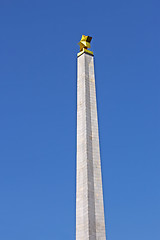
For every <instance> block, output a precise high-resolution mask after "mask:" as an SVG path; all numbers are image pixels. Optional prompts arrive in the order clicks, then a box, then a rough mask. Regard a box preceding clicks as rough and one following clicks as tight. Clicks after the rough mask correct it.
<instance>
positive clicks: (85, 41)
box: [78, 35, 93, 56]
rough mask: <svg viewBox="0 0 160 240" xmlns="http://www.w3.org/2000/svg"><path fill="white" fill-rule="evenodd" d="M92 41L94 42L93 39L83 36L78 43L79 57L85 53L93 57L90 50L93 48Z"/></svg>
mask: <svg viewBox="0 0 160 240" xmlns="http://www.w3.org/2000/svg"><path fill="white" fill-rule="evenodd" d="M91 40H92V37H90V36H85V35H82V38H81V41H80V42H79V43H78V44H79V46H80V53H78V56H80V55H81V54H82V53H83V52H86V53H89V54H91V55H93V52H91V51H89V50H88V48H90V47H91V45H90V42H91Z"/></svg>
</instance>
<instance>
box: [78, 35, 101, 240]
mask: <svg viewBox="0 0 160 240" xmlns="http://www.w3.org/2000/svg"><path fill="white" fill-rule="evenodd" d="M84 37H85V36H84ZM80 43H81V42H80ZM80 47H81V45H80ZM87 47H88V46H87ZM81 50H82V51H81V52H80V53H79V54H78V55H79V56H78V58H77V176H76V178H77V179H76V181H77V182H76V184H77V186H76V240H106V233H105V220H104V206H103V190H102V177H101V161H100V151H99V134H98V120H97V104H96V89H95V74H94V57H93V53H92V52H91V51H88V50H86V48H84V49H81Z"/></svg>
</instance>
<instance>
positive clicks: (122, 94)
mask: <svg viewBox="0 0 160 240" xmlns="http://www.w3.org/2000/svg"><path fill="white" fill-rule="evenodd" d="M159 9H160V2H159V0H134V1H128V0H121V1H119V0H112V1H110V0H109V1H105V0H103V1H101V0H99V1H95V0H93V1H70V0H69V1H64V0H63V1H53V0H52V1H51V0H45V1H44V0H39V1H38V0H28V1H27V0H26V1H24V0H14V1H12V0H0V239H2V240H22V239H23V240H44V239H45V240H64V239H65V240H75V183H76V182H75V176H76V54H77V52H78V51H79V47H78V45H77V43H78V42H79V40H80V38H81V35H82V34H85V35H90V36H92V37H93V41H92V44H91V46H92V48H91V49H92V50H93V52H94V54H95V67H96V86H97V97H98V114H99V131H100V144H101V159H102V168H103V169H102V173H103V184H104V203H105V215H106V230H107V239H108V240H135V239H136V240H142V239H145V240H150V239H154V240H159V239H160V111H159V107H160V82H159V79H160V67H159V65H160V31H159V25H160V14H159Z"/></svg>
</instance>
